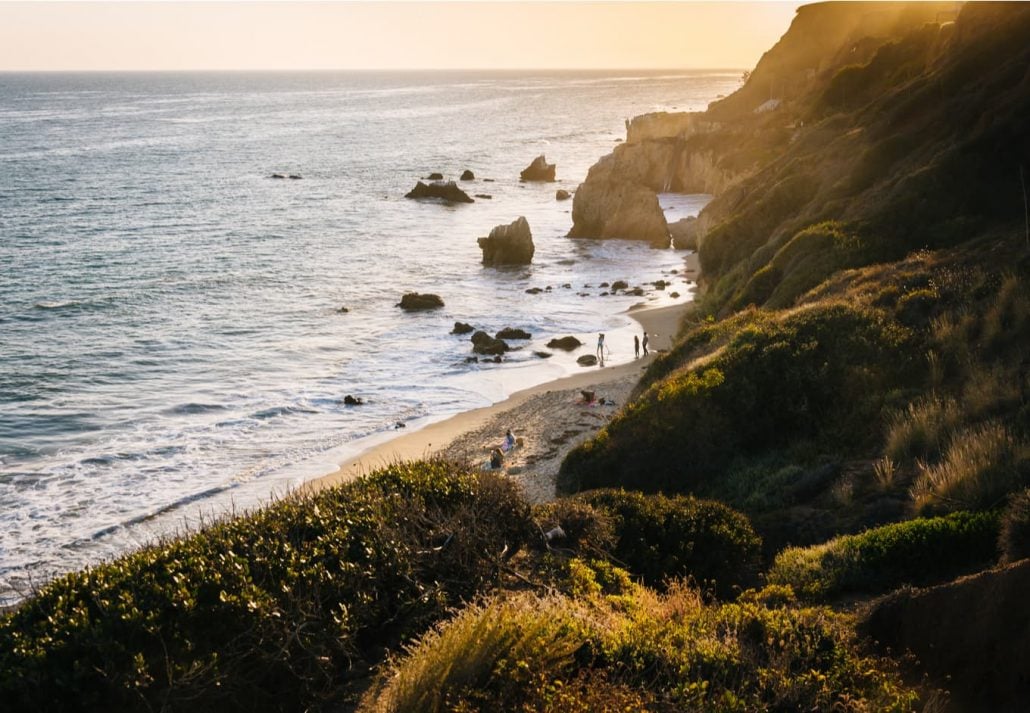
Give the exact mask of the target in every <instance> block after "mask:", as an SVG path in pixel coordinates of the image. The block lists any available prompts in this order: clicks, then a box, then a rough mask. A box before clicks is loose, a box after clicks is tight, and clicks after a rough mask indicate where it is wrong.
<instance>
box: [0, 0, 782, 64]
mask: <svg viewBox="0 0 1030 713" xmlns="http://www.w3.org/2000/svg"><path fill="white" fill-rule="evenodd" d="M801 4H802V3H800V2H729V3H727V2H721V3H716V2H708V3H698V2H683V3H680V2H657V3H656V2H600V3H598V2H217V3H214V2H139V1H133V2H39V1H36V2H6V1H0V70H36V69H43V70H47V69H79V70H88V69H119V70H124V69H132V70H137V69H139V70H143V69H377V68H384V69H400V68H426V69H438V68H490V69H492V68H513V69H519V68H591V67H593V68H629V69H639V68H693V67H697V68H705V67H726V68H749V67H753V66H754V64H755V63H756V62H757V61H758V58H759V57H760V56H761V54H762V52H764V51H765V50H766V49H768V48H769V47H770V46H771V45H772V44H773V43H774V42H776V40H777V39H779V37H780V36H781V35H782V34H783V33H784V32H785V31H786V30H787V26H788V25H789V24H790V21H791V19H792V18H793V16H794V11H795V9H796V8H797V7H798V6H799V5H801Z"/></svg>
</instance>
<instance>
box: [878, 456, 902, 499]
mask: <svg viewBox="0 0 1030 713" xmlns="http://www.w3.org/2000/svg"><path fill="white" fill-rule="evenodd" d="M897 475H898V474H897V466H896V465H895V463H894V461H893V460H891V459H890V457H889V456H884V457H883V458H881V459H880V460H878V461H876V462H875V463H874V464H873V476H874V477H875V479H876V487H877V489H878V490H879V491H880V492H887V491H888V490H890V489H891V488H893V487H894V482H895V480H896V478H897Z"/></svg>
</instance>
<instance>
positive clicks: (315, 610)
mask: <svg viewBox="0 0 1030 713" xmlns="http://www.w3.org/2000/svg"><path fill="white" fill-rule="evenodd" d="M953 11H954V6H953V5H952V4H951V3H941V4H934V3H924V4H912V5H903V4H898V5H893V4H892V5H889V6H888V7H887V8H886V9H885V10H883V11H882V12H875V13H874V12H871V10H870V8H869V6H867V5H864V4H854V5H850V4H828V5H816V6H810V7H805V8H803V9H802V10H801V11H800V12H799V14H798V17H797V19H796V20H795V23H794V25H793V26H792V28H791V30H790V31H788V33H787V34H786V35H785V36H784V38H783V39H782V40H781V42H780V43H779V44H778V45H777V46H776V47H774V48H773V49H772V50H770V52H769V53H767V55H766V56H765V57H764V58H763V60H762V62H760V63H759V65H758V66H757V67H756V68H755V70H754V71H753V72H752V73H751V74H750V75H749V77H748V80H747V83H746V84H745V85H744V86H743V87H742V88H741V90H740V91H739V92H737V93H736V94H734V95H732V96H730V97H727V98H725V99H724V100H722V101H720V102H716V103H715V104H713V105H712V106H711V107H710V109H709V111H708V112H706V114H704V115H702V118H701V119H699V118H698V117H697V116H693V115H691V116H688V117H687V118H684V119H682V121H683V122H684V125H685V126H688V127H691V131H694V130H695V129H697V127H698V126H703V127H704V130H703V131H700V130H698V131H699V132H698V133H693V134H691V135H689V136H684V135H679V134H677V133H676V132H675V131H671V132H668V133H667V134H666V135H662V136H659V137H658V138H654V139H647V138H646V137H643V136H642V135H641V136H637V137H635V138H634V141H633V142H630V141H627V145H626V146H625V147H620V149H619V150H618V151H617V153H616V154H615V155H614V158H613V157H609V158H608V159H606V160H605V161H604V162H603V165H601V168H602V169H603V170H601V171H598V172H597V173H594V172H592V174H593V175H594V176H595V178H596V177H597V176H599V175H601V174H603V184H600V185H599V187H595V189H587V190H582V189H581V190H580V191H577V194H576V195H577V199H579V198H580V197H581V196H586V197H585V198H584V199H583V200H587V199H589V197H590V195H591V194H592V193H593V194H594V195H597V194H612V195H614V194H620V195H621V193H620V191H621V188H620V186H621V184H620V183H619V182H620V180H625V181H626V182H628V183H630V184H632V187H633V189H632V191H631V192H632V193H633V194H634V195H636V194H637V193H639V192H641V191H643V192H644V193H647V191H651V192H652V193H653V190H652V189H651V188H649V187H648V186H649V185H650V183H649V181H650V180H651V179H647V180H643V179H641V176H640V174H636V173H634V174H633V175H632V176H630V177H627V176H626V175H621V174H620V171H623V170H625V167H626V165H627V162H629V161H630V157H632V156H633V155H635V154H634V152H639V153H641V154H646V155H651V156H654V155H662V154H663V152H671V153H673V154H676V155H680V153H677V152H683V151H690V150H696V151H699V152H702V153H704V155H705V156H706V157H707V158H705V160H704V162H702V163H704V168H705V171H704V172H705V176H703V177H700V178H704V177H707V178H712V177H713V176H715V177H717V178H718V183H719V185H720V187H721V189H722V190H720V192H719V195H718V197H717V198H716V199H715V200H714V201H713V202H712V203H711V204H710V205H709V207H708V208H706V209H705V211H704V212H703V213H702V214H701V216H700V217H699V219H698V224H699V226H701V227H700V228H699V254H700V259H701V262H702V266H703V270H704V280H705V290H704V293H703V295H702V296H701V297H700V299H699V300H698V302H697V304H696V308H695V309H694V310H693V311H692V312H691V313H689V314H688V315H687V317H686V319H685V321H684V323H683V327H682V330H681V332H680V334H679V336H678V338H677V339H676V341H675V343H674V344H673V346H672V348H671V349H670V350H669V351H667V352H665V353H664V354H662V355H660V356H659V357H658V358H656V359H655V360H654V361H653V362H652V363H651V364H650V365H649V367H648V369H647V371H646V372H645V373H644V376H643V378H642V380H641V382H640V384H639V386H638V387H637V390H636V393H635V398H633V400H632V401H631V402H630V403H628V404H626V405H625V406H624V407H623V408H622V409H621V410H620V411H619V412H618V413H617V414H616V415H615V416H614V417H613V418H612V419H611V420H610V421H609V422H608V423H607V425H606V426H605V427H604V428H602V429H601V430H600V431H599V432H598V434H597V435H596V436H595V437H593V438H592V439H590V440H588V441H586V442H585V443H583V444H582V445H580V446H577V447H576V448H575V449H573V450H572V451H571V452H570V454H569V456H568V457H567V458H566V460H565V461H564V463H563V465H562V466H561V471H560V473H559V474H558V485H559V487H560V488H561V490H562V491H563V492H564V494H565V495H567V497H564V498H562V499H560V500H558V501H555V502H552V503H547V504H544V505H540V506H537V507H535V508H531V507H530V505H529V504H528V503H527V501H526V500H525V498H524V496H523V495H522V493H520V492H519V491H518V489H517V488H515V487H514V486H513V485H512V484H511V483H510V482H508V481H506V480H504V479H502V478H499V477H495V476H492V475H489V474H483V473H478V472H473V471H470V470H468V469H467V468H465V467H463V466H462V465H459V464H454V463H448V462H444V461H427V462H417V463H408V464H397V465H394V466H391V467H388V468H385V469H383V470H380V471H377V472H375V473H372V474H370V475H368V476H366V477H364V478H361V479H359V480H358V481H355V482H354V483H351V484H347V485H343V486H339V487H336V488H332V489H329V490H325V491H323V492H320V493H318V494H316V495H311V496H306V497H303V498H300V497H297V498H290V499H287V500H283V501H282V502H279V503H276V504H274V505H272V506H270V507H268V508H266V509H264V510H261V511H258V512H255V513H253V514H250V515H247V516H244V517H239V518H234V519H231V520H227V521H225V522H220V523H214V524H212V525H210V526H208V527H206V528H204V529H203V530H202V531H200V532H198V533H195V534H192V535H188V536H186V537H183V538H178V539H173V540H168V541H166V542H163V543H159V544H157V545H154V546H152V547H147V548H144V549H142V550H140V551H138V552H135V553H132V554H130V555H127V556H125V557H122V558H119V559H117V560H114V561H111V562H106V563H103V564H100V565H97V566H95V567H93V568H91V569H89V570H86V571H83V572H78V573H75V574H71V575H67V576H65V577H62V578H60V579H57V580H55V581H53V582H51V583H50V584H48V585H46V586H44V587H43V588H42V589H41V590H40V591H39V592H38V593H36V594H35V596H33V597H31V598H29V599H28V600H27V601H25V602H24V603H23V604H22V605H21V606H20V607H18V608H17V609H16V610H15V611H13V612H11V613H8V614H6V615H5V616H4V617H3V618H2V619H0V699H2V700H4V702H5V705H6V706H9V707H10V708H11V709H12V710H39V709H46V710H112V709H121V710H176V709H182V708H190V709H198V710H244V709H246V710H257V711H262V710H320V709H321V710H352V709H357V710H368V711H442V710H454V711H479V710H490V709H494V710H522V711H530V710H532V711H616V710H619V711H623V710H634V711H636V710H652V711H664V710H698V711H701V710H703V711H746V710H847V711H867V710H877V711H909V710H949V708H948V707H947V706H948V705H949V700H950V701H952V702H953V703H954V707H953V708H951V709H950V710H978V709H981V708H979V706H984V705H986V706H989V707H988V708H982V709H1013V708H1015V707H1017V706H1018V705H1020V704H1021V703H1022V702H1023V701H1025V697H1026V695H1027V694H1028V693H1030V691H1028V690H1027V684H1026V681H1025V667H1023V663H1024V662H1025V661H1026V660H1027V659H1026V658H1025V656H1024V655H1023V654H1024V653H1025V651H1026V648H1025V647H1026V644H1025V642H1026V641H1027V640H1028V636H1027V635H1028V634H1030V631H1027V630H1026V616H1025V615H1024V614H1023V613H1022V612H1023V610H1024V609H1025V593H1026V587H1027V586H1030V585H1028V581H1030V580H1028V579H1027V578H1028V576H1030V575H1028V572H1030V570H1028V568H1027V563H1026V561H1024V559H1023V558H1024V557H1026V556H1027V555H1028V554H1030V544H1028V543H1030V536H1028V533H1030V525H1028V523H1030V496H1028V492H1030V491H1028V490H1027V488H1028V486H1030V360H1028V357H1027V347H1028V345H1030V243H1028V242H1027V235H1028V233H1027V232H1026V231H1027V227H1026V226H1027V224H1026V223H1025V222H1024V221H1025V220H1026V213H1025V210H1026V203H1025V202H1024V201H1025V199H1026V194H1025V188H1023V189H1021V187H1020V180H1019V177H1020V175H1021V170H1022V167H1023V166H1024V164H1030V135H1028V133H1027V129H1026V124H1025V117H1026V116H1027V115H1028V114H1030V84H1028V81H1030V80H1028V77H1030V75H1028V74H1027V72H1026V67H1028V66H1030V42H1028V41H1027V39H1028V38H1030V7H1027V6H1023V5H995V4H979V3H969V4H967V5H965V6H964V7H963V8H962V9H961V12H960V13H959V14H958V16H957V18H955V17H954V16H953ZM941 13H943V19H941V17H939V15H940V14H941ZM812 38H820V40H819V41H815V40H814V39H812ZM777 86H778V87H779V92H778V95H777V96H776V97H774V98H775V99H777V101H774V102H773V103H772V104H769V101H770V99H771V97H770V93H772V92H773V91H774V88H775V87H777ZM655 121H656V122H657V121H658V120H655ZM662 121H676V119H675V118H669V117H665V118H663V119H662ZM636 126H637V127H642V126H644V123H639V124H636ZM638 130H639V131H640V132H641V133H642V134H643V133H646V132H644V130H643V129H642V128H639V129H638ZM655 131H657V129H656V130H655ZM684 131H686V129H684ZM632 133H633V132H632V130H631V134H632ZM687 133H689V132H687ZM739 137H748V138H747V139H746V142H744V141H742V140H738V139H739ZM648 142H650V143H648ZM677 160H678V159H677ZM673 163H674V162H673ZM682 165H689V161H688V162H686V163H682V162H681V163H680V164H676V166H682ZM676 170H679V168H677V169H676ZM620 175H621V178H620ZM651 178H652V179H653V178H654V177H653V176H652V177H651ZM687 178H690V177H689V176H686V177H685V176H683V175H679V174H677V177H676V181H679V182H680V183H679V185H681V186H686V185H692V184H690V183H689V181H688V180H687ZM694 178H698V180H700V178H699V177H697V176H695V177H694ZM662 179H663V180H662V185H666V183H667V179H668V175H665V174H663V175H662ZM597 180H602V179H597ZM712 180H715V179H714V178H712ZM589 182H590V181H589V179H588V183H589ZM651 182H653V181H651ZM1021 190H1022V191H1023V192H1022V193H1021ZM626 195H628V193H626ZM583 205H585V204H583ZM647 206H648V207H649V209H650V202H649V200H648V201H647ZM596 209H598V205H592V206H590V210H591V211H594V210H596ZM583 210H586V208H583ZM599 215H600V214H599ZM601 217H604V216H603V215H602V216H601ZM999 561H1000V562H1001V563H1002V564H1001V565H1000V566H998V567H996V568H995V569H986V568H990V567H993V566H995V565H996V564H997V563H998V562H999ZM962 575H971V576H965V577H961V576H962ZM956 577H960V578H959V579H955V578H956ZM763 585H764V586H763ZM914 587H926V588H925V589H914ZM881 595H882V596H881ZM874 596H875V597H879V598H877V599H873V597H874ZM856 611H857V612H858V613H857V614H856V613H855V612H856ZM866 636H868V637H871V638H865V637H866ZM876 642H879V645H878V644H877V643H876ZM997 642H1004V646H1009V645H1011V648H1013V649H1015V648H1016V647H1020V646H1021V647H1022V648H1020V649H1019V652H1018V653H1017V655H1013V656H1012V657H1011V660H1000V659H1001V658H1002V657H1000V656H999V655H998V651H999V650H1000V648H999V646H1000V645H999V644H998V643H997ZM889 646H893V647H894V648H893V649H892V650H890V651H888V649H887V647H889ZM967 647H968V648H967ZM905 651H912V652H914V653H916V654H917V657H918V658H919V659H920V661H921V662H922V663H918V664H917V663H915V662H914V660H912V659H906V658H899V659H895V658H892V657H893V656H899V657H900V656H903V654H904V652H905ZM968 652H974V654H973V655H967V654H968ZM974 659H975V660H974ZM970 660H973V662H972V663H970ZM984 681H987V682H989V683H990V684H991V687H990V688H989V690H987V693H985V694H984V695H982V696H980V695H979V691H980V689H979V688H978V687H980V686H982V684H983V682H984ZM943 688H947V689H948V690H949V693H947V694H945V693H942V692H941V691H940V690H938V689H943ZM949 696H950V698H949Z"/></svg>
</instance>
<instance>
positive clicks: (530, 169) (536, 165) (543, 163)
mask: <svg viewBox="0 0 1030 713" xmlns="http://www.w3.org/2000/svg"><path fill="white" fill-rule="evenodd" d="M555 168H557V166H556V164H553V163H547V159H546V158H545V157H544V155H543V154H540V155H539V156H537V157H536V158H535V159H533V163H531V164H529V165H528V166H526V167H525V168H524V169H522V173H520V174H519V178H521V179H522V180H523V181H553V180H554V170H555Z"/></svg>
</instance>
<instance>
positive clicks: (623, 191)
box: [569, 154, 669, 248]
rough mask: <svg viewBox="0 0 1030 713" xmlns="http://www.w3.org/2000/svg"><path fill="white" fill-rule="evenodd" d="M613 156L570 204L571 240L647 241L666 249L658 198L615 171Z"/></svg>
mask: <svg viewBox="0 0 1030 713" xmlns="http://www.w3.org/2000/svg"><path fill="white" fill-rule="evenodd" d="M615 166H616V164H615V159H614V158H613V157H612V154H609V155H608V156H606V157H605V158H603V159H601V161H599V162H598V163H597V164H595V165H594V167H593V168H591V169H590V173H588V174H587V180H586V182H585V183H583V184H582V185H581V186H580V187H579V190H578V191H576V197H575V199H574V200H573V203H572V230H570V231H569V237H570V238H622V239H624V240H646V241H647V242H649V243H651V244H652V245H654V246H656V247H661V248H667V247H669V229H668V226H667V225H666V223H665V214H664V213H663V212H662V208H661V206H660V205H659V204H658V195H657V194H656V193H655V192H654V191H653V190H651V189H650V188H648V187H646V186H643V185H641V184H639V183H636V182H633V181H632V180H627V179H626V178H624V177H623V176H621V175H620V174H618V173H616V172H615V171H614V169H615Z"/></svg>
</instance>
